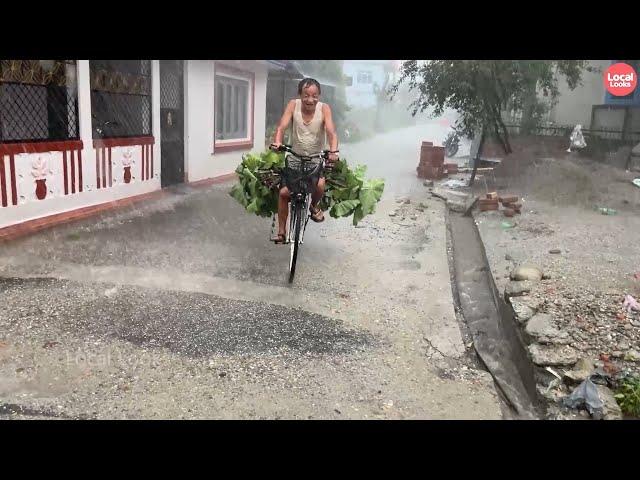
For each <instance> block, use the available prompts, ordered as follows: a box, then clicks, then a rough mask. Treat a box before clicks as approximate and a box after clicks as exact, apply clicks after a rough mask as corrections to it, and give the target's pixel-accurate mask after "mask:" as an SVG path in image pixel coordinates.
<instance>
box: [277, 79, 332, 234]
mask: <svg viewBox="0 0 640 480" xmlns="http://www.w3.org/2000/svg"><path fill="white" fill-rule="evenodd" d="M298 94H299V95H300V98H297V99H295V100H291V101H290V102H289V104H288V105H287V108H286V109H285V111H284V114H283V115H282V118H281V119H280V123H279V125H278V128H277V129H276V134H275V137H274V140H273V143H272V144H271V148H272V149H273V150H276V151H277V150H278V149H279V148H280V147H281V145H282V139H283V137H284V132H285V131H286V129H287V128H288V127H289V124H290V123H291V122H292V121H293V127H292V129H291V149H292V150H293V151H294V152H296V153H298V154H300V155H308V156H310V155H314V154H316V153H319V152H321V151H322V150H324V149H325V142H326V140H327V139H328V140H329V156H328V158H327V161H328V163H329V164H333V163H335V162H336V161H337V160H338V155H337V154H338V134H337V133H336V127H335V125H334V123H333V118H332V116H331V108H329V105H327V104H326V103H322V102H320V101H319V100H320V84H319V83H318V81H317V80H314V79H313V78H305V79H303V80H302V81H300V83H299V84H298ZM288 180H289V178H288V175H287V169H285V170H284V172H283V177H282V185H281V188H280V195H279V198H278V234H277V235H276V236H275V237H272V238H271V241H273V242H275V243H276V244H279V243H285V241H286V223H287V215H288V209H289V198H290V195H289V191H290V189H289V186H290V184H289V183H288ZM311 182H312V185H313V193H312V195H311V207H310V213H311V219H312V220H313V221H314V222H322V221H323V220H324V214H323V212H322V210H321V209H320V208H319V207H318V204H319V203H320V200H322V197H323V195H324V188H325V179H324V172H322V171H321V169H317V170H316V173H315V174H314V175H313V177H312V178H311Z"/></svg>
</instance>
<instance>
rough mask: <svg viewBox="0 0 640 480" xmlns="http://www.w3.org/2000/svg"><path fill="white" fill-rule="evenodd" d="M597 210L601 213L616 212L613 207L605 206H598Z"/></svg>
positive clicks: (610, 213) (612, 213) (609, 213)
mask: <svg viewBox="0 0 640 480" xmlns="http://www.w3.org/2000/svg"><path fill="white" fill-rule="evenodd" d="M598 211H599V212H600V213H601V214H602V215H615V214H617V213H618V212H617V211H616V210H614V209H613V208H607V207H600V208H598Z"/></svg>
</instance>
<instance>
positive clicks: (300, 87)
mask: <svg viewBox="0 0 640 480" xmlns="http://www.w3.org/2000/svg"><path fill="white" fill-rule="evenodd" d="M312 85H315V86H316V87H317V88H318V93H322V89H321V88H320V82H318V81H317V80H316V79H315V78H303V79H302V80H300V83H298V95H302V91H303V90H304V89H305V88H307V87H310V86H312Z"/></svg>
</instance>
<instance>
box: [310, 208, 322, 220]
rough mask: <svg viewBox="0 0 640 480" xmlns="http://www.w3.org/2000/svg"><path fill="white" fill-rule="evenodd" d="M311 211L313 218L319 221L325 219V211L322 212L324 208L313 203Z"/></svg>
mask: <svg viewBox="0 0 640 480" xmlns="http://www.w3.org/2000/svg"><path fill="white" fill-rule="evenodd" d="M309 211H310V212H311V220H313V221H314V222H317V223H320V222H323V221H324V213H323V212H322V209H320V208H318V207H314V206H313V205H311V207H309Z"/></svg>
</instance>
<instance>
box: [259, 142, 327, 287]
mask: <svg viewBox="0 0 640 480" xmlns="http://www.w3.org/2000/svg"><path fill="white" fill-rule="evenodd" d="M277 151H278V152H285V153H288V155H287V156H286V157H285V169H286V170H285V171H286V173H287V177H288V178H287V186H288V187H289V195H290V196H289V222H288V223H289V228H288V229H287V232H286V235H285V242H284V243H285V244H287V243H288V244H290V246H291V247H290V250H291V252H290V256H289V283H292V282H293V278H294V276H295V273H296V263H297V260H298V252H299V250H300V245H302V243H304V233H305V230H306V228H307V224H308V223H309V217H310V216H311V215H310V207H311V193H312V192H311V190H312V185H311V182H310V179H311V177H312V176H313V175H314V174H316V173H318V172H321V171H322V170H323V169H324V168H325V167H326V163H325V160H327V159H328V156H329V153H330V152H329V150H323V151H322V152H319V153H315V154H313V155H301V154H298V153H296V152H294V151H293V150H292V149H291V146H290V145H280V146H279V147H278V149H277ZM316 159H319V160H320V162H318V163H315V162H314V160H316ZM277 215H278V214H277V213H275V214H274V216H273V222H272V226H271V229H272V233H273V229H274V227H275V224H276V220H277Z"/></svg>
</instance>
